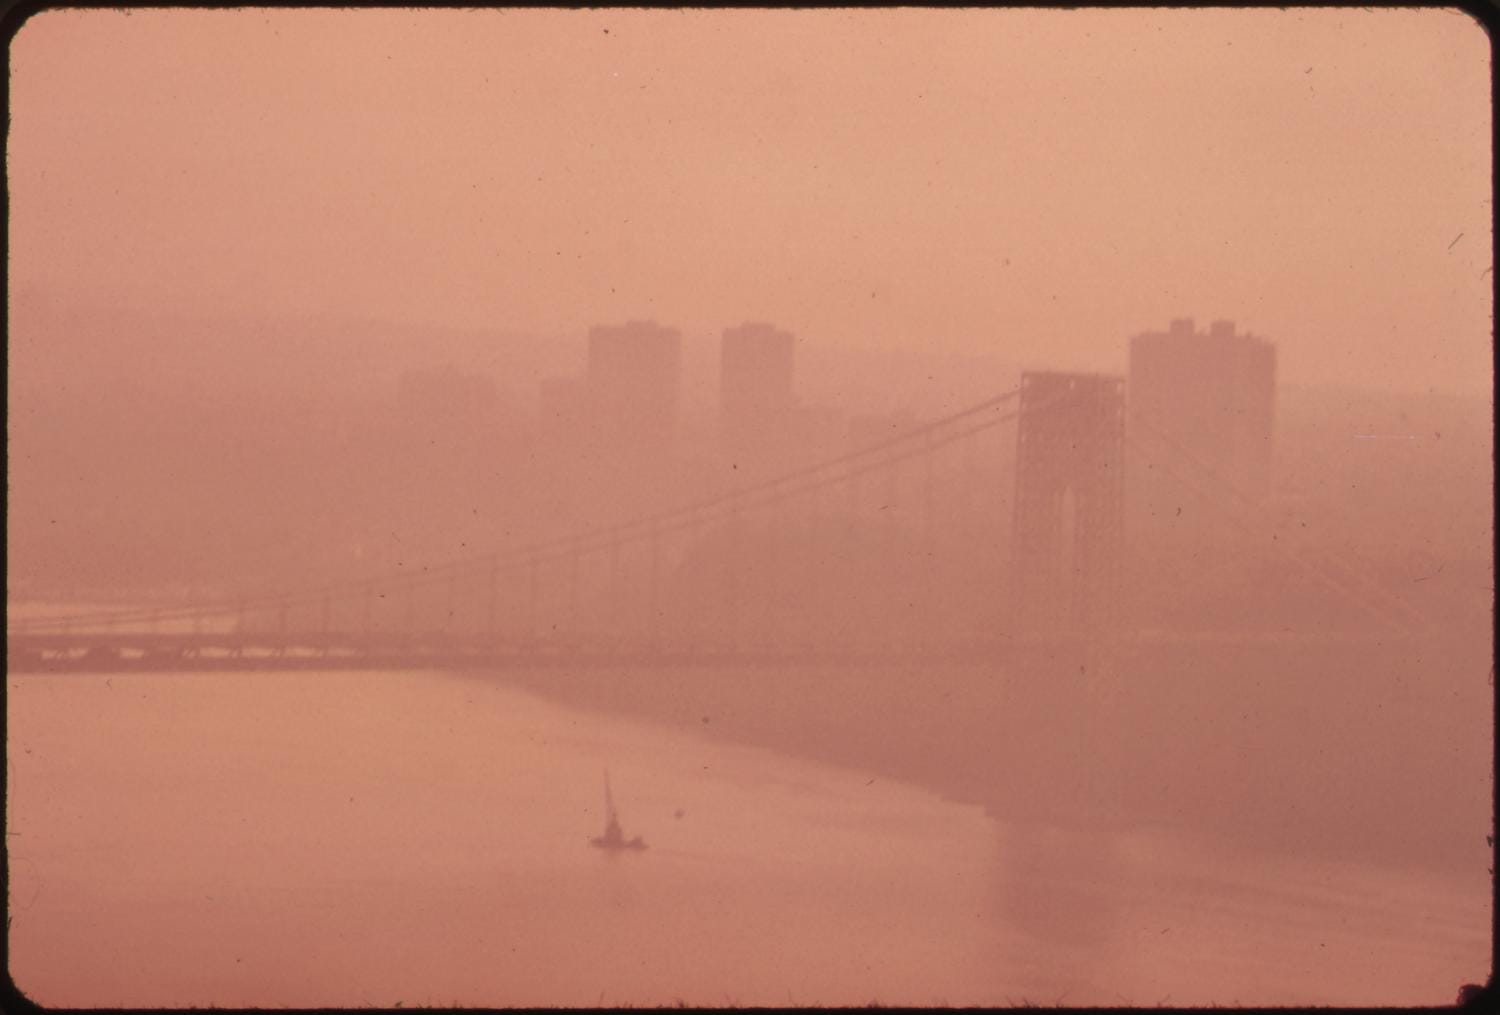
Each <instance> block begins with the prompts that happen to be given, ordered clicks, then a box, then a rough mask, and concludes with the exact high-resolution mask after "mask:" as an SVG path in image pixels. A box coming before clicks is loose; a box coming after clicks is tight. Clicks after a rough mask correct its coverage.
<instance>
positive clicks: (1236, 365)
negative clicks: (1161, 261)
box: [1129, 318, 1276, 535]
mask: <svg viewBox="0 0 1500 1015" xmlns="http://www.w3.org/2000/svg"><path fill="white" fill-rule="evenodd" d="M1275 398H1276V347H1275V346H1274V345H1273V344H1271V343H1270V342H1269V341H1267V340H1266V339H1263V338H1259V337H1257V336H1255V335H1250V334H1247V333H1245V332H1237V331H1235V327H1234V324H1233V322H1231V321H1215V322H1213V324H1211V325H1210V326H1209V328H1208V331H1207V332H1199V331H1196V330H1195V329H1194V326H1193V321H1192V319H1191V318H1183V319H1179V320H1175V321H1173V322H1172V324H1171V327H1170V328H1169V329H1168V330H1167V331H1165V332H1148V333H1146V334H1141V335H1136V336H1135V337H1134V338H1132V339H1131V341H1130V376H1129V405H1130V410H1129V411H1130V424H1129V425H1130V432H1131V436H1132V441H1131V443H1132V453H1131V457H1132V460H1133V467H1132V483H1131V485H1132V491H1131V494H1130V501H1131V507H1132V510H1131V525H1132V527H1133V528H1136V530H1137V532H1138V534H1141V535H1151V534H1161V533H1165V532H1168V531H1170V530H1171V529H1172V528H1173V527H1177V528H1181V529H1183V530H1184V531H1186V530H1187V529H1189V528H1195V527H1196V526H1195V525H1193V524H1192V522H1191V517H1190V518H1189V520H1186V521H1183V522H1178V521H1177V519H1180V518H1183V511H1184V510H1186V509H1188V508H1191V509H1192V513H1193V515H1194V516H1203V517H1205V519H1207V518H1208V516H1210V515H1212V514H1213V512H1214V510H1215V504H1214V503H1213V502H1214V500H1215V499H1216V498H1217V499H1218V500H1219V501H1220V503H1221V504H1223V503H1225V502H1228V501H1238V502H1240V503H1241V504H1247V503H1248V504H1258V503H1261V502H1263V501H1265V500H1266V499H1267V498H1268V497H1269V496H1270V493H1271V460H1272V458H1271V453H1272V447H1271V445H1272V428H1273V423H1274V409H1275Z"/></svg>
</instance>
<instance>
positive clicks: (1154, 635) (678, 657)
mask: <svg viewBox="0 0 1500 1015" xmlns="http://www.w3.org/2000/svg"><path fill="white" fill-rule="evenodd" d="M1401 640H1402V639H1401V637H1400V636H1399V635H1396V634H1394V633H1391V632H1385V633H1383V634H1381V635H1380V636H1378V637H1377V636H1375V635H1372V634H1367V633H1361V634H1339V633H1336V632H1325V633H1319V634H1298V633H1291V632H1279V633H1277V632H1272V633H1266V634H1259V633H1214V632H1168V631H1138V632H1133V633H1130V634H1128V635H1125V636H1121V637H1118V638H1116V639H1114V640H1112V641H1110V642H1109V643H1107V644H1106V645H1103V646H1099V645H1098V644H1097V643H1096V646H1095V650H1094V651H1091V652H1088V653H1087V654H1089V655H1097V656H1100V657H1104V656H1109V657H1120V656H1129V655H1131V654H1133V653H1135V652H1138V651H1142V650H1150V649H1152V648H1153V647H1160V646H1191V645H1202V646H1205V647H1207V646H1213V647H1231V646H1236V645H1240V646H1255V645H1268V646H1269V645H1276V646H1297V645H1305V646H1332V645H1377V644H1394V643H1396V642H1398V641H1401ZM1082 644H1083V642H1082V641H1081V640H1079V639H1070V638H1066V637H1053V638H1046V637H1028V638H1012V637H1005V636H995V637H990V638H974V639H968V640H961V641H944V642H932V643H925V644H924V643H921V642H903V643H896V644H888V645H866V646H864V647H855V646H853V645H845V646H839V645H804V646H795V647H764V646H762V647H757V646H753V645H749V646H747V645H739V646H729V645H722V644H721V645H683V644H674V643H669V642H665V641H663V642H659V643H657V644H656V645H650V644H645V643H640V642H634V643H632V642H625V641H611V640H609V639H604V638H590V639H581V638H580V639H555V640H547V641H543V640H534V641H525V640H497V639H494V638H492V637H489V636H482V635H455V634H452V633H444V632H433V633H428V634H413V633H391V634H384V635H373V636H372V635H368V634H363V633H361V634H347V633H328V632H323V633H297V634H280V633H266V632H242V631H228V632H77V633H68V632H24V633H20V632H18V633H12V634H8V635H7V637H6V660H5V661H6V669H7V671H8V672H10V673H119V672H131V671H136V672H142V671H183V670H190V671H201V670H251V671H253V670H261V671H274V670H333V669H339V670H348V669H366V670H422V669H427V670H431V669H502V670H503V669H514V668H522V667H538V666H540V667H547V666H570V667H578V668H601V667H602V668H609V667H635V666H639V665H645V664H649V665H661V666H713V665H740V664H745V665H768V666H794V665H818V664H828V663H838V664H849V665H858V664H860V663H880V662H893V661H901V660H912V661H929V662H961V663H973V662H985V661H1002V660H1008V659H1013V658H1015V657H1017V656H1037V655H1046V656H1051V655H1072V654H1075V653H1079V652H1082V651H1083V650H1082V649H1081V648H1080V646H1081V645H1082ZM1101 648H1102V650H1103V651H1100V649H1101Z"/></svg>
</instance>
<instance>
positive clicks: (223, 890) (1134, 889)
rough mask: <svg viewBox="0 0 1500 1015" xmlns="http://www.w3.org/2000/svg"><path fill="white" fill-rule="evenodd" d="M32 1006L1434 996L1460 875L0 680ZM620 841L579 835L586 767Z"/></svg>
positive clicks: (844, 778) (261, 706) (1463, 939)
mask: <svg viewBox="0 0 1500 1015" xmlns="http://www.w3.org/2000/svg"><path fill="white" fill-rule="evenodd" d="M7 760H8V766H7V768H8V779H9V791H10V797H9V800H10V811H9V814H8V815H7V817H8V826H7V827H8V833H9V836H10V837H9V839H8V846H9V849H10V862H11V907H10V913H11V916H12V924H11V928H10V944H11V955H12V960H11V961H12V974H13V976H14V977H15V979H16V982H17V983H18V984H19V985H20V986H21V988H22V989H23V990H25V991H26V992H27V993H28V994H30V995H31V996H32V997H33V998H35V999H36V1000H37V1001H39V1002H41V1003H43V1004H47V1005H63V1006H91V1005H99V1006H116V1005H126V1006H152V1005H167V1006H175V1005H190V1004H192V1005H210V1004H213V1005H224V1006H241V1005H264V1006H275V1005H306V1006H318V1005H362V1004H376V1005H393V1004H395V1003H396V1002H398V1001H400V1002H403V1003H404V1004H405V1005H407V1006H410V1005H414V1004H423V1003H430V1004H451V1003H455V1002H456V1003H458V1004H464V1005H502V1006H503V1005H532V1004H560V1005H594V1004H601V1003H602V1004H629V1003H641V1004H646V1003H675V1002H676V1001H677V1000H679V999H681V1000H683V1001H685V1002H687V1003H690V1004H691V1003H697V1004H710V1005H712V1004H728V1003H735V1004H741V1005H747V1004H766V1005H784V1004H788V1003H794V1002H795V1003H825V1004H863V1003H867V1002H869V1001H872V1000H878V1001H880V1002H882V1003H886V1004H895V1003H911V1004H933V1003H940V1002H947V1003H950V1004H1006V1003H1017V1004H1019V1003H1022V1002H1023V1001H1030V1002H1033V1003H1052V1002H1054V1001H1057V1000H1059V999H1060V1000H1062V1001H1063V1003H1067V1004H1090V1003H1094V1004H1119V1003H1124V1002H1131V1003H1135V1004H1148V1005H1149V1004H1155V1003H1157V1002H1159V1001H1166V1002H1167V1003H1170V1004H1194V1003H1209V1002H1222V1003H1232V1002H1235V1001H1238V1002H1241V1003H1261V1004H1277V1003H1285V1004H1296V1003H1344V1004H1350V1003H1423V1002H1426V1003H1446V1002H1448V1001H1450V1000H1451V999H1452V997H1453V995H1454V992H1455V991H1456V989H1457V987H1458V986H1459V984H1461V983H1463V982H1467V981H1470V980H1482V979H1483V970H1484V969H1485V968H1486V967H1487V964H1488V962H1487V960H1488V954H1489V944H1488V933H1489V915H1488V884H1487V881H1486V880H1485V878H1484V877H1483V875H1482V872H1481V875H1480V877H1478V878H1477V879H1470V881H1469V882H1460V881H1459V880H1457V879H1448V880H1444V879H1441V878H1438V877H1437V876H1435V875H1427V874H1422V875H1418V874H1414V873H1403V872H1398V871H1392V870H1383V869H1377V868H1372V867H1362V866H1357V865H1354V864H1330V863H1313V862H1309V861H1297V862H1293V861H1286V860H1278V859H1276V858H1272V857H1268V856H1264V855H1256V854H1253V853H1245V854H1237V853H1234V852H1231V851H1228V850H1226V849H1225V847H1223V846H1212V847H1211V846H1208V845H1205V844H1199V843H1194V842H1192V841H1189V840H1187V839H1185V838H1182V837H1180V836H1169V835H1167V834H1165V833H1153V832H1150V831H1146V830H1143V831H1141V832H1139V833H1137V834H1133V835H1131V836H1128V837H1116V838H1113V839H1110V840H1105V841H1099V840H1095V839H1091V838H1088V837H1083V836H1079V835H1077V834H1071V833H1065V832H1061V831H1056V830H1048V829H1036V828H1029V829H1023V828H1013V827H1007V826H1002V825H1000V824H998V823H996V822H994V821H992V820H991V819H989V818H987V817H986V816H985V815H984V813H983V811H982V810H980V809H979V808H975V807H970V806H961V805H957V804H953V803H950V802H947V801H944V800H942V799H940V798H938V797H936V796H933V795H931V794H929V793H927V792H924V791H921V790H919V789H916V788H913V787H910V786H904V785H898V784H892V783H890V782H888V781H886V780H883V779H872V778H871V777H870V776H869V775H866V774H864V773H859V772H855V771H851V770H845V769H838V768H834V767H829V766H824V765H817V764H812V763H807V762H803V761H799V760H794V759H789V758H786V757H782V756H778V755H775V754H772V753H770V752H767V751H762V750H759V749H754V748H749V747H742V746H732V745H726V744H724V743H721V742H717V741H715V740H713V739H711V738H710V737H708V736H707V735H700V734H697V733H694V732H682V731H676V730H671V729H666V728H658V727H654V726H650V725H647V724H644V723H637V722H627V721H624V720H620V719H616V718H612V717H604V716H600V715H597V714H590V713H583V712H578V711H571V710H568V709H565V708H562V707H559V706H557V705H554V704H552V703H549V702H546V701H544V700H541V699H539V698H536V697H533V696H530V695H528V694H525V693H522V692H519V691H516V690H514V689H510V688H507V687H505V686H503V685H501V684H499V683H491V682H487V681H483V680H474V679H464V678H457V677H451V676H446V675H441V674H428V673H412V674H386V673H327V674H324V673H295V674H248V673H233V674H229V673H226V674H170V675H167V674H142V675H123V674H122V675H115V676H110V677H105V676H63V677H57V676H51V677H48V676H27V677H11V678H10V680H9V755H8V759H7ZM606 767H607V768H608V769H609V770H610V773H611V777H612V780H613V784H614V788H615V792H616V796H617V800H618V804H619V806H620V810H621V816H622V820H623V823H624V826H625V831H626V834H627V835H635V834H640V835H643V836H644V837H645V838H646V839H647V841H648V842H649V844H650V847H651V848H650V849H649V850H647V851H646V852H644V853H637V854H626V855H619V856H614V855H608V854H605V853H602V852H600V851H598V850H595V849H591V848H589V846H588V838H589V837H590V836H591V835H595V834H597V833H598V832H599V831H600V829H601V826H602V820H603V819H602V813H601V812H602V810H603V806H602V804H603V801H602V796H603V793H602V773H603V770H604V769H605V768H606Z"/></svg>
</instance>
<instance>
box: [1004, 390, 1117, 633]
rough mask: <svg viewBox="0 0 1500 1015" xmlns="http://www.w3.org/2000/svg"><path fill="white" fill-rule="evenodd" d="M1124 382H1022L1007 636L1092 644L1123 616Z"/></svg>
mask: <svg viewBox="0 0 1500 1015" xmlns="http://www.w3.org/2000/svg"><path fill="white" fill-rule="evenodd" d="M1124 447H1125V381H1124V379H1123V378H1121V377H1117V376H1113V375H1107V374H1074V373H1057V372H1051V371H1048V372H1028V373H1026V374H1023V375H1022V377H1021V404H1020V414H1019V417H1018V419H1017V426H1016V471H1015V501H1014V509H1015V514H1014V520H1013V525H1012V529H1011V568H1010V572H1011V601H1010V606H1011V610H1010V613H1011V631H1012V634H1013V635H1015V636H1017V637H1020V638H1044V639H1058V640H1069V641H1073V640H1076V641H1092V640H1095V639H1097V638H1100V637H1107V636H1108V635H1109V633H1110V632H1111V631H1112V630H1113V629H1114V628H1115V627H1116V625H1117V620H1118V617H1119V614H1120V609H1119V606H1120V603H1119V597H1120V595H1121V591H1122V590H1121V585H1120V564H1121V556H1122V550H1123V541H1124V513H1125V486H1124V471H1125V470H1124V454H1125V451H1124Z"/></svg>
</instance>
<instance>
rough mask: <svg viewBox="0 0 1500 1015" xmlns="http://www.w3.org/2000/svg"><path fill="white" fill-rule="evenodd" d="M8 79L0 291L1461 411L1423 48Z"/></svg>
mask: <svg viewBox="0 0 1500 1015" xmlns="http://www.w3.org/2000/svg"><path fill="white" fill-rule="evenodd" d="M12 60H13V71H12V74H13V77H12V85H11V87H12V91H11V95H12V117H13V120H12V132H11V136H10V162H9V166H8V171H9V174H10V186H11V200H12V206H11V216H12V217H11V243H12V246H11V257H12V272H13V274H12V280H13V283H12V284H13V285H15V286H18V287H35V288H38V289H45V290H50V291H55V292H60V293H63V294H65V295H67V296H68V297H69V298H77V299H83V300H89V301H121V302H127V303H130V304H134V305H143V306H148V307H149V306H162V305H166V306H170V307H172V308H174V309H179V310H183V311H185V312H192V313H198V312H205V311H206V312H212V313H230V314H236V315H240V314H245V313H250V312H254V313H263V312H265V313H278V314H279V313H296V314H301V313H317V314H334V315H340V314H347V315H350V316H357V317H364V318H371V317H373V318H391V319H399V320H404V321H413V322H430V323H435V324H451V325H458V326H493V327H495V328H497V329H521V330H530V331H537V332H543V333H555V334H559V335H564V336H569V340H576V336H577V335H578V333H579V332H581V331H582V329H584V328H586V327H587V326H588V325H590V324H593V323H597V322H601V321H619V320H624V319H626V318H631V317H642V316H645V317H656V318H658V319H660V320H663V321H665V322H668V323H672V324H675V325H677V326H679V327H682V328H683V329H684V331H685V332H687V333H688V334H689V335H690V336H691V335H693V334H695V333H701V334H704V335H709V334H714V335H716V334H717V332H718V330H719V329H720V328H722V327H724V326H725V325H729V324H734V323H738V322H739V321H741V320H744V319H746V318H765V319H769V320H773V321H776V322H778V323H779V324H781V325H783V326H785V327H788V328H790V329H792V330H794V331H796V332H798V333H799V335H801V336H803V337H804V338H805V339H807V340H809V341H829V342H839V343H871V344H876V345H884V346H891V345H896V344H902V343H912V342H920V343H923V344H926V345H929V346H931V347H933V348H939V349H952V350H954V351H958V352H964V353H981V354H992V355H996V356H1000V357H1003V358H1005V359H1008V360H1011V361H1018V362H1022V363H1026V364H1028V365H1040V364H1056V365H1058V366H1064V367H1109V368H1118V367H1119V366H1121V365H1123V362H1124V342H1125V338H1126V336H1128V335H1129V334H1130V333H1132V332H1134V331H1139V330H1145V329H1147V328H1154V327H1160V326H1162V325H1164V324H1165V323H1166V322H1167V320H1168V319H1169V318H1171V317H1174V316H1187V315H1192V316H1196V317H1198V318H1199V319H1200V320H1206V319H1208V318H1212V317H1229V318H1233V319H1235V320H1236V321H1238V322H1239V323H1240V324H1241V325H1243V326H1245V327H1248V328H1250V329H1252V330H1254V331H1256V332H1258V333H1261V334H1265V335H1267V336H1268V337H1270V338H1272V339H1274V340H1275V341H1276V342H1277V343H1278V344H1279V346H1280V349H1281V362H1282V366H1283V378H1284V379H1286V380H1289V381H1293V382H1299V381H1313V382H1343V383H1353V384H1370V385H1378V386H1393V387H1404V388H1412V389H1426V388H1428V387H1433V386H1435V387H1438V388H1465V389H1471V390H1472V389H1475V388H1478V387H1488V386H1489V384H1490V377H1491V343H1490V330H1491V322H1492V316H1491V307H1490V279H1489V276H1488V275H1487V274H1486V270H1487V269H1488V268H1489V267H1490V251H1491V239H1490V228H1489V220H1490V207H1489V205H1490V186H1489V181H1490V153H1489V137H1490V109H1489V80H1488V60H1489V43H1488V39H1487V36H1486V35H1485V33H1484V31H1483V30H1482V29H1481V28H1480V27H1479V26H1478V25H1477V24H1476V23H1475V22H1474V21H1473V20H1472V19H1471V18H1469V17H1468V16H1467V15H1464V14H1461V13H1457V12H1452V11H1441V10H1415V11H1395V10H1391V11H1368V10H1364V11H1362V10H1355V9H1349V10H1302V11H1290V12H1288V11H1275V10H1258V11H1242V10H1220V11H1170V12H1159V11H1148V10H1121V11H1082V12H1071V11H1034V10H1033V11H1004V10H994V11H960V10H896V11H868V10H863V11H811V12H809V11H800V12H799V11H769V12H768V11H744V12H732V11H713V12H701V11H656V12H642V11H629V10H612V11H603V12H599V11H540V10H539V11H530V10H528V11H479V12H467V11H412V12H402V11H359V12H339V11H319V10H278V11H256V10H237V11H152V10H139V11H132V12H118V11H102V10H100V11H52V12H45V13H42V14H40V15H37V16H36V17H34V18H33V19H32V20H31V21H29V22H27V24H26V25H25V26H24V27H23V28H22V29H21V31H20V33H19V34H18V35H17V36H16V37H15V39H14V42H13V49H12ZM148 352H149V351H148V350H143V354H145V353H148Z"/></svg>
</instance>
